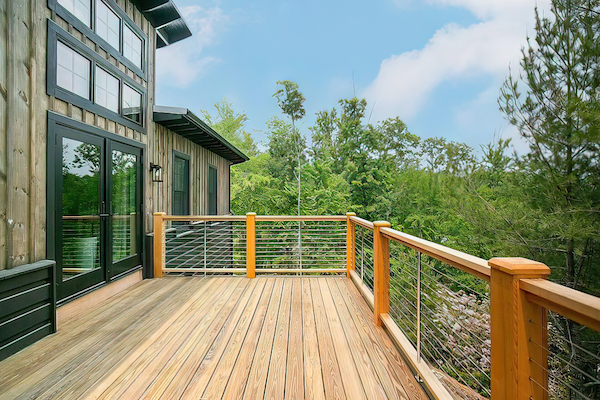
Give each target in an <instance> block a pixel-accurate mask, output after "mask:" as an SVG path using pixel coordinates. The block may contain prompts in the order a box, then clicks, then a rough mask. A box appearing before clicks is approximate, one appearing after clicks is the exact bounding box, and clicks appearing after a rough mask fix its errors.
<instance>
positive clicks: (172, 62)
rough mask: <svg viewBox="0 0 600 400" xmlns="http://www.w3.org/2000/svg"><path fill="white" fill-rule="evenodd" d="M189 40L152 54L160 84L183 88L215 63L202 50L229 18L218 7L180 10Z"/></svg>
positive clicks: (214, 40)
mask: <svg viewBox="0 0 600 400" xmlns="http://www.w3.org/2000/svg"><path fill="white" fill-rule="evenodd" d="M180 10H181V13H182V15H183V17H184V18H185V20H186V22H187V23H188V26H189V27H190V30H191V31H192V37H190V38H187V39H184V40H182V41H181V42H177V43H175V44H172V45H170V46H167V47H165V48H162V49H159V50H158V51H157V52H156V74H157V75H158V78H157V80H158V81H160V82H169V84H170V85H172V86H175V87H178V88H185V87H187V86H188V85H189V84H190V83H192V82H193V81H194V80H195V79H196V78H198V76H200V75H201V74H202V72H203V71H204V70H205V69H206V67H207V66H209V65H211V64H215V63H218V62H219V61H220V60H219V58H217V57H212V56H205V55H204V49H205V48H206V47H209V46H211V45H213V44H215V42H216V41H217V39H218V36H219V34H220V33H221V32H222V31H223V30H224V29H226V26H227V23H228V21H229V18H228V17H227V16H226V15H224V14H223V10H221V8H219V7H212V8H204V7H201V6H190V7H182V8H181V9H180Z"/></svg>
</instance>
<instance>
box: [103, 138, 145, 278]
mask: <svg viewBox="0 0 600 400" xmlns="http://www.w3.org/2000/svg"><path fill="white" fill-rule="evenodd" d="M110 153H111V174H110V177H109V180H110V184H109V188H110V189H109V197H110V243H111V251H110V255H111V261H112V263H111V264H112V265H111V266H110V267H109V271H108V273H109V277H110V278H113V277H115V276H118V275H120V274H122V273H123V272H126V271H128V270H129V269H131V268H133V267H135V266H137V265H140V264H141V249H142V247H141V234H140V233H141V227H142V225H141V192H142V188H141V151H140V150H139V149H136V148H135V147H131V146H127V145H124V144H120V143H115V142H111V143H110Z"/></svg>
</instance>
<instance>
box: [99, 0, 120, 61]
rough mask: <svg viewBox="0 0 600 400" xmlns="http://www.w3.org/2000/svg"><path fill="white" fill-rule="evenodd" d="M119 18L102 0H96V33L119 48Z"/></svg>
mask: <svg viewBox="0 0 600 400" xmlns="http://www.w3.org/2000/svg"><path fill="white" fill-rule="evenodd" d="M120 26H121V19H120V18H119V17H118V16H117V14H115V12H114V11H113V10H111V9H110V8H109V7H108V6H107V5H106V4H104V2H103V1H102V0H96V33H97V34H98V36H100V37H101V38H102V39H104V40H106V42H107V43H108V44H110V45H111V46H112V47H114V48H115V49H117V50H119V31H120Z"/></svg>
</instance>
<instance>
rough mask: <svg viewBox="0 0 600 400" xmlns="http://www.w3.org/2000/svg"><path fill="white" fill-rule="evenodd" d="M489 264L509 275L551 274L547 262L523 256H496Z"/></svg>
mask: <svg viewBox="0 0 600 400" xmlns="http://www.w3.org/2000/svg"><path fill="white" fill-rule="evenodd" d="M488 265H489V266H490V267H491V268H492V269H496V270H499V271H502V272H504V273H506V274H509V275H534V276H548V275H550V268H548V266H547V265H546V264H543V263H541V262H538V261H533V260H529V259H527V258H523V257H495V258H492V259H491V260H489V261H488Z"/></svg>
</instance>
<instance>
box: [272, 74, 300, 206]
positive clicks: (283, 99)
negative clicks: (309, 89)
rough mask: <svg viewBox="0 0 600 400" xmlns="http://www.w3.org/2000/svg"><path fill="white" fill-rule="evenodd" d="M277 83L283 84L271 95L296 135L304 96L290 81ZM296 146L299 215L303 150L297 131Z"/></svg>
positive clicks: (278, 83)
mask: <svg viewBox="0 0 600 400" xmlns="http://www.w3.org/2000/svg"><path fill="white" fill-rule="evenodd" d="M277 85H280V86H283V87H282V88H281V89H279V90H278V91H277V92H275V94H274V95H273V97H276V98H277V103H278V104H279V107H280V108H281V111H282V112H283V113H284V114H285V115H287V116H288V117H290V119H291V120H292V133H293V135H294V136H296V121H298V120H299V119H302V117H304V115H305V114H306V110H305V109H304V100H305V98H304V96H303V95H302V93H301V92H300V90H299V89H298V84H297V83H294V82H292V81H277ZM297 136H298V139H297V146H296V155H297V159H298V172H297V178H298V215H300V199H301V196H302V193H301V187H302V178H301V176H302V175H301V171H302V169H301V168H302V166H301V164H300V162H301V158H302V154H303V152H304V147H303V146H302V143H301V142H302V139H303V137H302V135H300V134H299V132H298V135H297Z"/></svg>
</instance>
